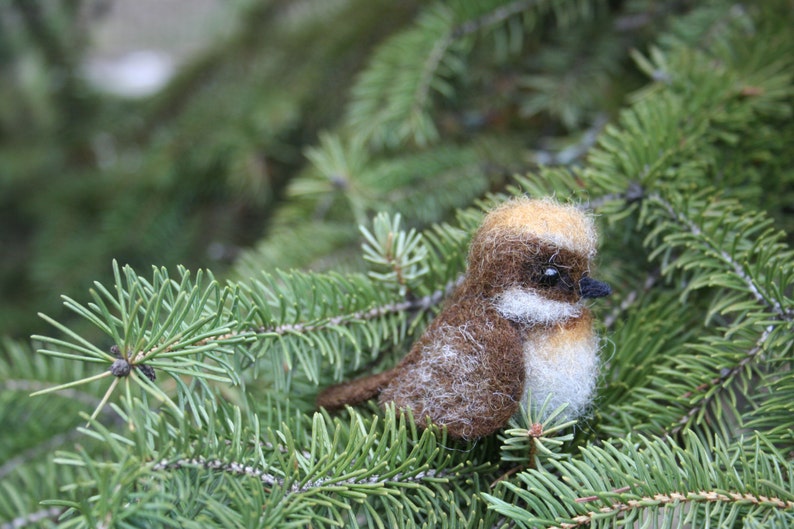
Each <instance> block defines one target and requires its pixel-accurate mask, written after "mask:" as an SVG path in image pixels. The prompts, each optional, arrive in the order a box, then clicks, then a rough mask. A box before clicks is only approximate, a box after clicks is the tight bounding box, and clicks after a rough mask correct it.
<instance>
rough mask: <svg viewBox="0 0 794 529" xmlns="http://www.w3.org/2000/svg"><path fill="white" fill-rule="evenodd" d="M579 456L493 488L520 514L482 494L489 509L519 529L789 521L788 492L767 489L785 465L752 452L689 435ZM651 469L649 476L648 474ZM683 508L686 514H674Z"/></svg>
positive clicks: (793, 509)
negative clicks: (778, 514)
mask: <svg viewBox="0 0 794 529" xmlns="http://www.w3.org/2000/svg"><path fill="white" fill-rule="evenodd" d="M627 441H628V442H626V443H622V442H621V443H620V446H621V448H618V446H617V445H616V444H614V441H608V442H606V443H605V444H604V445H603V446H602V447H596V446H589V447H587V448H584V449H583V450H582V458H581V459H570V460H563V461H555V462H553V465H554V467H555V472H554V473H552V472H549V471H546V470H543V469H538V470H528V471H526V472H523V473H521V474H519V477H520V479H521V485H520V486H519V485H517V484H514V483H511V482H507V481H504V482H502V484H501V487H502V488H503V489H507V490H509V491H511V492H512V493H513V494H515V496H516V498H517V499H518V500H520V501H521V502H525V505H526V506H527V507H522V506H519V505H518V504H517V503H516V502H507V501H505V500H503V499H501V498H499V497H497V496H494V495H491V494H485V495H484V496H485V497H486V499H487V500H488V502H489V504H490V508H492V509H494V510H496V511H498V512H500V513H502V514H503V515H505V516H507V517H508V518H510V519H512V520H513V521H514V522H515V523H516V524H517V525H518V526H520V527H549V528H551V527H556V528H565V529H573V528H575V527H583V526H592V525H595V526H598V524H601V523H605V522H607V521H608V522H609V523H610V525H614V524H623V525H631V524H633V523H635V522H639V521H641V520H647V519H653V520H655V521H656V523H658V524H665V523H671V522H672V520H674V519H680V517H681V516H684V518H685V519H686V520H687V521H688V522H690V523H692V524H694V525H708V524H710V523H714V522H716V521H717V520H719V523H720V524H726V525H727V524H730V523H732V522H730V521H736V520H741V519H744V518H747V517H754V516H763V515H764V514H768V513H770V512H774V511H783V512H785V513H786V514H787V515H788V516H792V515H794V496H792V494H791V492H790V490H789V491H787V490H783V489H781V488H778V487H776V486H774V485H773V483H774V482H775V480H776V479H777V477H778V474H779V473H781V472H783V473H787V472H790V470H791V464H790V463H787V462H784V461H781V460H780V459H778V457H777V454H775V453H774V452H767V451H765V450H764V448H763V447H764V442H765V441H764V440H763V438H762V437H756V438H755V442H754V445H753V446H752V448H750V449H748V450H746V451H745V450H744V448H743V446H742V445H726V444H725V443H724V442H723V441H720V440H719V439H715V441H714V442H713V444H708V445H707V444H705V443H704V442H703V441H702V440H701V439H699V438H698V437H697V436H696V435H695V434H694V433H692V432H691V431H689V432H687V434H686V435H685V436H684V441H685V443H684V445H682V446H679V445H676V444H673V443H671V442H670V441H669V440H650V439H647V438H640V439H633V438H632V439H629V440H627ZM651 468H653V469H655V470H654V472H653V473H650V472H649V469H651ZM683 508H686V514H685V515H684V514H683V511H682V509H683Z"/></svg>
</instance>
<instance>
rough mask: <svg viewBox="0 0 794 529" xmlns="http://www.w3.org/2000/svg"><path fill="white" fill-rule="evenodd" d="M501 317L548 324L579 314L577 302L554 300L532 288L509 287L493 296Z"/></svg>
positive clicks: (527, 322)
mask: <svg viewBox="0 0 794 529" xmlns="http://www.w3.org/2000/svg"><path fill="white" fill-rule="evenodd" d="M494 306H495V307H496V310H497V311H498V312H499V314H500V315H502V317H504V318H507V319H509V320H513V321H516V322H520V323H526V324H542V325H549V324H551V323H557V322H562V321H565V320H568V319H570V318H575V317H577V316H579V315H580V314H581V312H582V307H581V306H580V305H579V304H573V303H565V302H562V301H554V300H553V299H548V298H546V297H544V296H543V295H541V294H540V293H538V292H536V291H532V290H523V289H521V288H510V289H508V290H506V291H504V292H503V293H501V294H499V295H498V296H496V298H494Z"/></svg>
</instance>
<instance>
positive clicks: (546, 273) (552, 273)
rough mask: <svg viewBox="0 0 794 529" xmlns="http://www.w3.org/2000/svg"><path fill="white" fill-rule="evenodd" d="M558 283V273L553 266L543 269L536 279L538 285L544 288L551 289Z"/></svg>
mask: <svg viewBox="0 0 794 529" xmlns="http://www.w3.org/2000/svg"><path fill="white" fill-rule="evenodd" d="M559 282H560V271H559V270H557V269H556V268H555V267H553V266H549V267H546V268H544V269H543V272H541V274H540V277H539V278H538V283H540V284H541V285H543V286H544V287H553V286H554V285H556V284H557V283H559Z"/></svg>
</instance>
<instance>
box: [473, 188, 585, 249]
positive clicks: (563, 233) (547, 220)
mask: <svg viewBox="0 0 794 529" xmlns="http://www.w3.org/2000/svg"><path fill="white" fill-rule="evenodd" d="M482 230H483V231H486V232H491V231H497V232H498V231H502V230H505V231H509V232H513V233H519V234H521V235H529V236H533V237H537V238H538V239H540V240H541V241H543V242H546V243H548V244H551V245H553V246H556V247H558V248H564V249H566V250H570V251H573V252H576V253H577V254H579V255H582V256H584V257H587V258H588V259H589V258H592V257H593V256H594V255H595V253H596V242H597V235H596V229H595V224H594V223H593V219H592V218H590V217H589V216H587V215H585V214H584V213H583V212H582V211H580V210H578V209H577V208H576V207H574V206H568V205H563V204H560V203H558V202H555V201H554V200H551V199H529V198H516V199H513V200H510V201H508V202H505V203H504V204H502V205H501V206H499V207H497V208H496V209H494V210H492V211H491V212H490V213H489V214H488V215H487V216H486V217H485V220H484V221H483V224H482Z"/></svg>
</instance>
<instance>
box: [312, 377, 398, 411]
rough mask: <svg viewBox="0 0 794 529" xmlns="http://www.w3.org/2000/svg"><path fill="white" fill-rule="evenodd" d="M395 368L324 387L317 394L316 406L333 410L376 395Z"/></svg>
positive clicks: (353, 404) (358, 402)
mask: <svg viewBox="0 0 794 529" xmlns="http://www.w3.org/2000/svg"><path fill="white" fill-rule="evenodd" d="M395 374H396V373H395V370H394V369H390V370H388V371H384V372H383V373H377V374H375V375H370V376H368V377H364V378H359V379H356V380H351V381H350V382H343V383H342V384H337V385H336V386H331V387H329V388H325V389H324V390H323V391H321V392H320V394H319V395H317V406H318V407H322V408H325V409H326V410H328V411H335V410H338V409H340V408H343V407H345V406H346V405H350V406H355V405H356V404H361V403H362V402H365V401H368V400H369V399H372V398H374V397H377V396H378V394H379V393H380V391H381V389H383V387H385V386H386V384H388V383H389V381H390V380H391V379H392V378H394V375H395Z"/></svg>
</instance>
